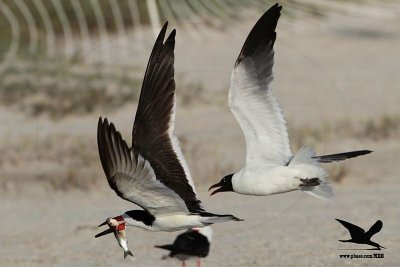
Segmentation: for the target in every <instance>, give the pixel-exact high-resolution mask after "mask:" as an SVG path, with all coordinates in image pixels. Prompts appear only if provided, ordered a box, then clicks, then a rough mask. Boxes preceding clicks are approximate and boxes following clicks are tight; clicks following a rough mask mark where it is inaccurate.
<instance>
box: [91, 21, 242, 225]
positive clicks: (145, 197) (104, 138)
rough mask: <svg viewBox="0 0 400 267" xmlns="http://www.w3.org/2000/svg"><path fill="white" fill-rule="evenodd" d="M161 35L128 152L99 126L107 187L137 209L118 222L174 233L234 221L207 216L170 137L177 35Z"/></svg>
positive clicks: (110, 127)
mask: <svg viewBox="0 0 400 267" xmlns="http://www.w3.org/2000/svg"><path fill="white" fill-rule="evenodd" d="M166 30H167V23H165V25H164V27H163V28H162V30H161V31H160V34H159V35H158V37H157V40H156V42H155V44H154V47H153V50H152V52H151V55H150V59H149V62H148V65H147V68H146V72H145V76H144V79H143V84H142V89H141V92H140V98H139V103H138V108H137V112H136V115H135V121H134V124H133V129H132V146H130V147H129V146H128V145H127V143H126V141H125V140H124V139H123V138H122V136H121V134H120V133H119V132H118V131H117V130H116V128H115V126H114V124H113V123H109V122H108V120H107V119H106V118H105V119H102V118H101V117H100V118H99V121H98V127H97V143H98V150H99V155H100V161H101V164H102V167H103V170H104V172H105V175H106V178H107V181H108V184H109V185H110V187H111V188H112V189H113V190H114V191H115V192H116V194H117V195H118V196H119V197H121V198H122V199H124V200H127V201H130V202H132V203H134V204H136V205H138V206H140V207H141V208H142V210H131V211H127V212H125V213H124V214H122V215H120V216H117V217H122V218H123V222H124V224H125V225H127V226H136V227H140V228H143V229H146V230H150V231H177V230H182V229H187V228H191V227H203V226H207V225H210V224H213V223H219V222H226V221H230V220H239V219H238V218H236V217H235V216H233V215H230V214H227V215H218V214H212V213H209V212H206V211H205V210H204V208H203V207H202V205H201V201H200V200H199V199H198V197H197V194H196V190H195V187H194V183H193V179H192V177H191V175H190V172H189V168H188V166H187V164H186V161H185V159H184V157H183V154H182V151H181V148H180V146H179V142H178V139H177V138H176V136H175V135H174V126H175V125H174V124H175V79H174V58H175V55H174V48H175V34H176V31H175V30H173V31H172V32H171V34H170V35H169V36H168V37H167V38H166V40H165V41H164V38H165V34H166ZM117 217H115V218H117ZM103 224H105V223H103ZM103 224H102V225H103Z"/></svg>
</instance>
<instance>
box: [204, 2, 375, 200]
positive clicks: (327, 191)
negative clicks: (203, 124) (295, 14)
mask: <svg viewBox="0 0 400 267" xmlns="http://www.w3.org/2000/svg"><path fill="white" fill-rule="evenodd" d="M281 9H282V7H281V6H279V5H278V4H275V5H274V6H272V7H271V8H270V9H269V10H267V11H266V12H265V14H264V15H263V16H262V17H261V18H260V19H259V20H258V22H257V23H256V24H255V26H254V27H253V29H252V30H251V32H250V34H249V35H248V37H247V39H246V41H245V43H244V45H243V48H242V50H241V52H240V54H239V57H238V58H237V60H236V63H235V67H234V69H233V72H232V76H231V85H230V89H229V107H230V109H231V111H232V113H233V115H234V116H235V118H236V120H237V121H238V122H239V124H240V126H241V128H242V130H243V133H244V136H245V139H246V146H247V156H246V165H245V167H244V168H242V169H241V170H240V171H239V172H237V173H233V174H230V175H227V176H225V177H223V178H222V179H221V181H220V182H219V183H217V184H215V185H213V186H211V187H210V190H211V189H213V188H217V187H218V189H217V190H215V191H213V192H212V193H211V195H213V194H215V193H218V192H226V191H234V192H236V193H239V194H245V195H258V196H265V195H271V194H278V193H284V192H289V191H293V190H303V191H305V192H307V193H309V194H312V195H314V196H316V197H319V198H329V197H332V196H333V193H332V189H331V187H330V185H329V184H328V183H327V182H326V181H325V178H326V176H327V173H326V171H325V170H324V169H323V168H322V167H321V166H320V163H328V162H333V161H341V160H345V159H348V158H353V157H357V156H360V155H365V154H368V153H371V151H369V150H360V151H352V152H345V153H340V154H333V155H325V156H316V155H315V152H314V150H313V149H312V148H310V147H307V146H303V147H301V148H300V150H299V151H298V152H297V153H296V155H294V156H293V155H292V152H291V150H290V145H289V137H288V132H287V127H286V121H285V118H284V115H283V112H282V109H281V107H280V105H279V103H278V101H277V99H276V98H275V96H274V94H273V92H272V87H271V83H272V79H273V74H272V68H273V65H274V49H273V47H274V43H275V40H276V32H275V29H276V26H277V23H278V19H279V17H280V15H281Z"/></svg>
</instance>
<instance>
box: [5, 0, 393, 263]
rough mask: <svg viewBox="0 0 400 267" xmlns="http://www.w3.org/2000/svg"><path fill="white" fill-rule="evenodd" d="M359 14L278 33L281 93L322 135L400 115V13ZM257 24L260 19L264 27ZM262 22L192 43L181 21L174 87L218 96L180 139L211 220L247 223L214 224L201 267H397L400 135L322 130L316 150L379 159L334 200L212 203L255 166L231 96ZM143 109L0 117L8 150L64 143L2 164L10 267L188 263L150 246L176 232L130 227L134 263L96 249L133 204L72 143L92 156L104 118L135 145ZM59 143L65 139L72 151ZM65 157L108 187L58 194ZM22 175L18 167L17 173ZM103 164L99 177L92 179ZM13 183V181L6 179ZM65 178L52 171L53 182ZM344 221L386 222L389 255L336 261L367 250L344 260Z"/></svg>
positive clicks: (358, 166)
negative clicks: (103, 230) (232, 81)
mask: <svg viewBox="0 0 400 267" xmlns="http://www.w3.org/2000/svg"><path fill="white" fill-rule="evenodd" d="M363 10H364V11H365V13H362V12H358V11H355V12H354V13H350V14H356V15H355V16H346V14H343V15H341V16H339V15H337V16H335V17H329V18H328V19H326V20H323V21H319V20H308V19H307V20H306V19H304V20H299V19H297V20H292V19H290V18H287V17H284V18H283V19H282V21H281V23H280V24H279V26H278V39H277V43H276V68H275V73H276V79H275V81H274V84H273V86H274V91H275V93H276V95H277V97H278V99H279V101H280V102H281V105H282V107H283V109H284V112H285V114H286V117H287V118H288V121H289V122H290V123H291V125H296V127H300V128H301V127H314V128H317V129H325V128H327V127H329V126H334V125H336V124H338V123H340V122H343V121H349V122H350V123H351V124H352V125H353V124H354V125H356V126H355V127H357V125H360V124H362V123H364V122H366V121H368V120H371V119H376V120H379V119H381V118H382V116H389V117H390V116H399V115H400V106H399V105H398V103H399V102H400V90H399V84H400V75H399V74H398V72H399V70H400V60H399V59H400V50H399V49H398V48H399V47H400V28H399V27H398V25H399V22H400V8H399V7H398V4H396V3H393V6H389V7H386V6H385V5H382V6H379V8H377V9H376V10H377V12H372V11H371V10H369V9H368V6H366V7H365V9H363ZM378 11H380V12H378ZM368 12H369V13H368ZM366 14H367V15H366ZM258 16H259V14H255V15H254V19H256V18H258ZM254 19H253V18H252V19H249V20H248V21H247V22H245V23H243V24H240V25H238V24H236V25H229V27H227V28H228V30H226V31H210V32H208V33H206V34H205V35H204V36H203V37H201V36H200V37H198V36H197V37H195V38H193V35H190V34H189V33H188V32H187V30H186V29H180V27H181V26H180V25H172V26H176V27H177V29H178V35H177V45H176V51H177V52H176V54H177V55H176V75H177V77H179V78H180V79H182V80H183V81H186V82H189V81H190V82H201V84H203V86H204V90H205V92H203V94H204V95H208V96H209V99H211V100H210V101H209V102H210V103H208V102H207V100H202V101H200V100H199V101H196V99H194V100H192V102H191V104H190V105H187V104H186V105H185V104H184V103H182V102H178V108H177V123H176V133H177V135H178V136H179V137H180V139H181V141H182V143H183V147H184V154H185V157H186V159H187V161H188V164H189V166H190V167H191V170H192V174H193V177H194V179H195V183H196V185H198V187H199V189H198V191H199V192H200V197H201V199H202V200H203V202H204V203H205V206H206V207H207V208H208V209H209V210H210V211H211V212H221V213H227V212H229V213H233V214H235V215H237V216H238V217H241V218H244V219H246V221H245V222H242V223H233V222H232V223H226V224H221V225H217V226H215V227H214V229H215V238H214V241H213V243H212V248H211V252H210V256H209V257H208V258H207V259H206V261H205V265H204V266H338V265H347V266H397V265H398V263H399V262H400V254H399V253H397V252H398V251H399V249H400V232H399V231H398V229H399V227H400V224H399V222H400V211H399V207H398V203H399V200H400V199H399V192H400V184H399V180H398V179H399V173H400V165H399V164H398V162H397V161H398V151H400V143H399V141H398V140H399V139H398V138H399V132H398V131H397V132H395V133H394V134H393V135H391V136H390V137H388V138H382V139H380V140H373V139H370V138H366V137H365V136H359V137H357V136H349V137H345V138H343V139H340V140H337V139H335V135H334V134H326V135H324V138H323V140H322V141H321V142H315V141H314V142H312V143H313V145H315V146H316V149H317V151H318V153H319V154H324V153H335V152H340V151H345V150H352V149H371V150H374V151H375V152H374V153H373V154H371V155H368V156H366V157H363V158H357V159H354V160H351V161H348V162H346V163H345V166H346V169H348V173H346V174H345V178H344V180H343V181H342V182H341V183H340V184H335V185H334V187H335V189H336V198H335V200H334V202H332V203H325V202H322V201H319V200H317V199H314V198H312V197H310V196H306V195H302V194H301V193H298V192H295V193H289V194H284V195H281V196H272V197H244V196H237V195H233V194H224V195H223V194H221V195H219V196H218V195H217V196H215V197H213V198H210V197H208V194H207V193H206V191H205V188H206V187H207V185H208V186H209V185H210V184H211V183H212V182H214V181H216V180H219V178H220V177H221V175H222V174H227V173H231V172H233V171H235V170H237V169H238V168H240V167H241V165H242V164H243V161H244V158H245V156H244V153H245V144H244V139H243V136H242V133H241V130H240V128H239V126H238V125H237V123H236V121H235V120H234V118H233V116H232V115H231V114H230V112H229V110H228V108H227V103H226V100H225V95H226V94H227V88H228V86H229V85H228V84H229V77H230V71H231V68H232V66H233V62H234V60H235V58H236V56H237V54H238V51H239V50H240V47H241V45H242V43H243V41H244V37H245V36H246V35H247V33H248V31H249V29H250V27H251V26H252V25H253V24H254ZM231 26H232V27H231ZM146 32H147V33H148V32H149V31H146ZM181 32H182V33H181ZM133 36H134V34H133ZM147 38H148V39H149V41H148V47H145V48H142V49H139V48H135V49H132V50H130V52H129V53H127V54H126V55H124V56H123V57H118V56H115V57H114V58H113V62H109V63H110V64H124V63H126V62H124V60H128V61H132V60H134V61H135V62H134V63H135V65H137V66H138V67H140V69H141V70H143V72H144V69H145V65H146V62H147V59H148V55H149V53H150V49H151V46H152V41H151V40H152V36H151V35H148V36H147ZM110 45H112V43H110ZM93 53H95V52H93ZM94 56H96V55H95V54H94ZM179 86H184V85H183V84H182V85H180V84H178V87H179ZM136 90H139V88H136ZM214 94H215V97H213V95H214ZM135 109H136V104H134V103H131V104H129V105H125V106H123V107H121V108H120V109H116V110H113V111H112V112H107V113H106V112H104V111H97V110H96V112H93V113H91V114H88V115H84V116H79V117H77V116H68V117H66V118H65V119H63V120H59V121H53V120H50V119H48V118H47V117H46V116H42V117H36V118H32V117H28V116H26V115H23V114H20V113H15V111H14V110H9V109H7V108H4V107H0V121H1V122H2V127H1V129H0V137H1V139H2V140H3V141H2V143H3V145H4V146H5V145H8V144H9V143H13V142H14V143H18V142H19V140H20V139H28V140H29V139H32V140H46V139H48V138H51V137H52V136H59V137H60V138H61V141H60V144H59V147H58V149H57V150H56V151H57V153H54V154H51V155H50V156H48V158H45V159H44V158H41V157H40V156H38V155H39V154H40V153H37V151H38V150H39V151H41V150H45V149H47V148H48V147H47V146H46V143H45V142H44V143H40V142H37V143H35V144H36V147H35V149H36V150H32V151H24V152H25V154H26V156H24V158H23V160H22V159H18V158H16V159H15V161H12V162H11V163H10V162H8V163H7V164H5V165H2V166H0V168H2V170H1V171H2V172H1V173H2V175H3V176H5V178H4V180H3V188H2V189H1V192H2V194H1V195H0V202H1V203H2V204H1V205H0V213H1V214H3V220H2V221H3V223H2V224H1V225H2V226H1V227H0V247H1V249H0V266H10V267H14V266H41V267H43V266H110V265H118V266H133V265H135V266H178V264H179V263H178V262H176V261H174V260H169V261H161V260H160V258H161V256H162V255H163V253H164V252H163V251H161V250H157V249H153V246H154V245H157V244H158V245H159V244H164V243H168V242H171V241H172V240H173V239H174V237H175V236H176V233H158V234H155V233H149V232H146V231H143V230H139V229H128V239H129V241H130V245H129V246H130V248H131V250H132V252H133V253H134V255H135V258H134V259H127V260H126V261H124V260H123V253H122V250H121V249H120V248H119V247H118V245H117V243H116V241H115V240H114V238H113V237H112V236H109V237H104V238H102V239H98V240H97V239H94V235H95V234H96V233H97V231H98V229H97V227H96V226H97V225H98V224H99V223H100V222H102V221H104V219H105V218H107V217H108V216H112V215H118V214H120V213H122V212H124V211H125V210H127V209H130V208H132V205H130V204H129V203H125V201H122V200H120V199H118V197H117V196H116V195H115V194H114V193H113V192H112V191H111V190H110V189H109V188H108V185H107V184H106V180H105V178H104V175H103V173H102V171H101V166H100V162H97V161H93V163H91V164H92V165H93V166H92V165H91V166H90V167H89V166H88V165H85V164H86V163H82V164H75V163H74V161H69V160H70V159H68V158H65V157H66V156H67V150H68V148H67V147H68V142H67V139H68V138H76V140H83V141H82V142H86V140H88V139H89V140H91V142H89V144H87V145H86V146H82V150H79V148H78V149H77V153H86V152H87V151H86V150H89V149H92V150H93V151H94V152H93V153H97V152H96V151H97V147H96V146H95V145H96V144H95V133H96V127H97V119H98V116H100V115H102V116H107V117H108V118H109V119H110V120H111V121H113V122H115V124H116V126H117V128H118V129H119V130H120V131H121V132H122V133H123V135H124V137H125V139H126V140H130V130H131V127H132V121H133V117H134V110H135ZM62 136H67V137H68V138H66V139H65V140H64V141H63V139H62ZM92 139H93V140H92ZM72 140H73V139H72ZM35 142H36V141H35ZM128 143H129V142H128ZM22 147H23V146H22ZM293 148H294V149H295V148H296V149H297V147H293ZM64 152H65V153H64ZM10 153H11V152H10ZM13 153H16V154H18V153H20V152H18V151H17V152H15V151H13ZM21 153H22V152H21ZM210 155H211V156H210ZM68 156H69V157H71V155H68ZM64 161H65V162H72V163H71V166H73V167H71V168H76V169H79V170H82V171H83V173H85V171H87V172H86V173H88V174H87V175H96V174H97V175H96V176H95V177H91V178H92V179H99V181H100V182H99V183H98V184H100V186H97V187H96V188H94V189H92V190H91V191H89V192H87V191H81V190H77V189H76V190H69V191H54V189H53V188H52V187H51V186H49V185H48V184H46V183H45V182H46V181H41V180H40V179H41V177H43V173H45V172H48V171H54V173H55V174H57V173H58V172H57V170H58V171H59V170H60V169H63V166H61V165H60V164H63V162H64ZM15 166H19V167H18V168H20V174H19V173H18V172H16V171H15V170H14V169H15ZM68 166H69V165H68ZM64 167H65V166H64ZM93 167H95V168H96V171H94V172H90V171H88V170H87V169H90V168H93ZM67 171H68V170H62V172H67ZM9 175H10V176H9ZM17 176H19V177H18V179H17ZM9 177H15V180H7V179H8V178H9ZM57 178H58V177H57V175H55V177H54V179H57ZM79 178H82V179H83V178H87V177H76V178H75V179H77V183H78V185H79ZM335 218H341V219H344V220H348V221H350V222H353V223H355V224H357V225H360V226H362V227H364V228H368V227H370V226H371V225H372V224H373V223H374V222H375V221H376V220H377V219H381V220H382V221H383V225H384V226H383V229H382V231H381V232H380V233H378V234H377V235H376V236H374V238H373V239H374V240H376V241H377V242H378V243H380V244H381V245H383V246H385V247H387V248H388V249H387V250H383V251H380V252H383V253H385V258H384V259H373V260H371V259H353V260H344V259H339V255H340V254H341V253H342V254H344V253H349V254H352V253H360V254H362V253H370V252H371V251H363V250H349V251H342V250H338V249H341V248H347V246H345V245H344V244H342V243H339V242H337V240H338V239H345V238H347V237H348V232H347V231H346V230H345V229H344V228H343V227H342V226H341V225H340V224H338V223H337V222H336V221H335V220H334V219H335ZM371 253H372V252H371ZM374 253H375V252H374ZM194 265H195V263H194V262H191V263H189V266H194Z"/></svg>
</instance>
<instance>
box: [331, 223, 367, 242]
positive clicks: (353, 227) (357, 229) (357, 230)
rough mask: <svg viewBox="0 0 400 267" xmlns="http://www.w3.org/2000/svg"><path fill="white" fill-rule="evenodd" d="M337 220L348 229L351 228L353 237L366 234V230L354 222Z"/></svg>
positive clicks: (350, 231)
mask: <svg viewBox="0 0 400 267" xmlns="http://www.w3.org/2000/svg"><path fill="white" fill-rule="evenodd" d="M336 221H338V222H340V223H341V224H342V225H343V226H344V227H346V228H347V230H349V233H350V236H351V237H352V238H358V237H359V236H362V235H364V234H365V230H364V229H362V228H361V227H359V226H357V225H354V224H352V223H349V222H346V221H343V220H340V219H336Z"/></svg>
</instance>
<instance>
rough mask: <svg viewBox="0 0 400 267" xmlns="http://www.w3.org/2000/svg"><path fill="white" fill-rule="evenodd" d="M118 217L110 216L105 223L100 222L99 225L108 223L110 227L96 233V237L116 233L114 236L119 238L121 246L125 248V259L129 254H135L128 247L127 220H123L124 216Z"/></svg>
mask: <svg viewBox="0 0 400 267" xmlns="http://www.w3.org/2000/svg"><path fill="white" fill-rule="evenodd" d="M118 217H120V216H118ZM118 217H115V218H108V219H107V220H106V221H105V222H104V223H102V224H100V225H99V227H100V226H103V225H106V224H107V225H108V227H109V229H107V230H105V231H103V232H101V233H98V234H97V235H95V237H96V238H97V237H100V236H104V235H106V234H110V233H114V236H115V238H116V239H117V241H118V244H119V246H120V247H121V248H122V249H123V250H124V259H126V257H127V256H128V255H130V256H132V257H133V254H132V252H131V251H130V250H129V248H128V239H127V237H126V232H125V228H126V225H125V222H123V219H122V217H121V220H118V219H119V218H118Z"/></svg>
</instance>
